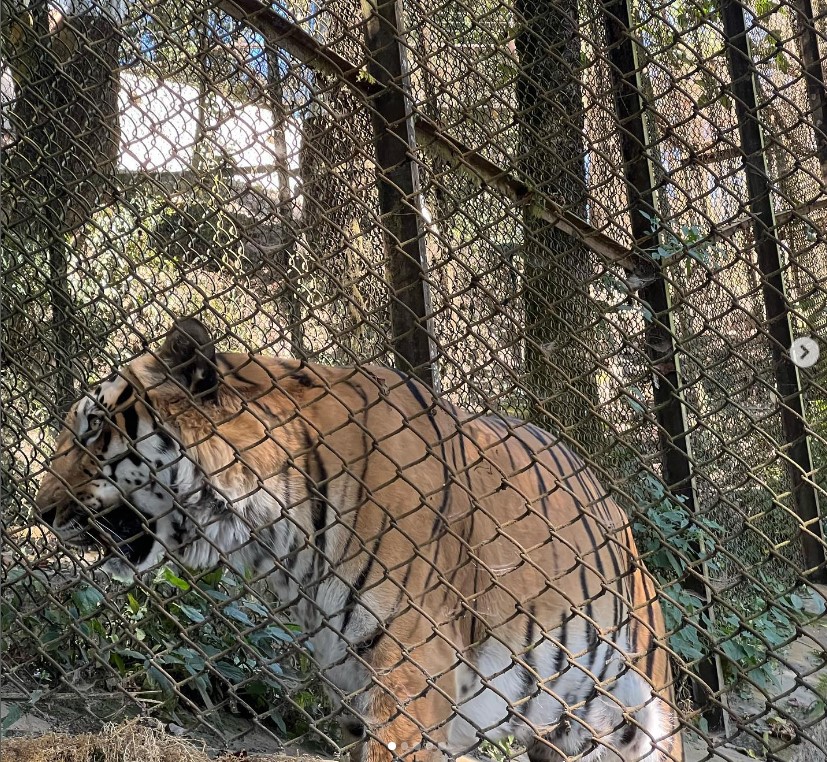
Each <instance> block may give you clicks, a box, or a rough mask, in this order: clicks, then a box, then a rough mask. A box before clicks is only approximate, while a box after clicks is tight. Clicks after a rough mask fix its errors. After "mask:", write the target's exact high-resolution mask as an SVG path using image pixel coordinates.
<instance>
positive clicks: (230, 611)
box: [222, 604, 255, 627]
mask: <svg viewBox="0 0 827 762" xmlns="http://www.w3.org/2000/svg"><path fill="white" fill-rule="evenodd" d="M222 611H223V613H224V614H225V615H226V616H228V617H230V618H231V619H235V620H236V621H237V622H241V623H242V624H246V625H249V626H250V627H252V626H253V625H254V624H255V622H253V620H252V619H250V617H249V616H247V614H245V613H244V612H243V611H242V610H241V609H240V608H238V606H236V605H234V604H230V605H229V606H225V607H224V608H223V609H222Z"/></svg>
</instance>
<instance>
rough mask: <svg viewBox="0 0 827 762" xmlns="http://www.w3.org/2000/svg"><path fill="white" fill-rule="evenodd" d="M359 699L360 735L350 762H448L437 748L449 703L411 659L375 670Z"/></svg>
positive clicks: (449, 707)
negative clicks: (380, 672)
mask: <svg viewBox="0 0 827 762" xmlns="http://www.w3.org/2000/svg"><path fill="white" fill-rule="evenodd" d="M359 703H360V704H362V707H361V711H360V712H359V713H360V714H361V715H362V718H363V720H364V721H365V733H364V735H363V736H362V739H361V740H360V741H358V742H357V743H356V744H355V745H354V746H353V747H352V749H351V753H350V759H351V762H398V760H402V762H449V759H448V756H447V755H446V754H445V753H444V752H443V751H442V750H441V749H440V748H439V746H440V744H441V743H442V742H443V741H444V738H443V736H444V728H445V726H446V723H447V720H448V718H449V717H450V715H451V704H450V701H449V700H448V699H447V698H446V696H444V695H443V692H442V691H441V690H440V689H439V688H437V687H436V686H434V685H432V684H430V682H429V680H428V679H427V678H426V677H425V674H424V672H423V671H422V667H421V666H420V665H419V664H416V663H413V660H411V661H403V662H402V663H401V664H399V665H398V666H396V667H394V668H393V669H391V670H389V671H388V672H386V673H385V674H379V675H376V674H375V675H374V678H373V685H371V686H370V687H369V688H368V689H367V690H366V693H365V695H364V700H363V701H361V702H359Z"/></svg>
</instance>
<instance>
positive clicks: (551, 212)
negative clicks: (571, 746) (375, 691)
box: [0, 0, 827, 759]
mask: <svg viewBox="0 0 827 762" xmlns="http://www.w3.org/2000/svg"><path fill="white" fill-rule="evenodd" d="M825 13H827V6H825V4H824V3H823V2H816V3H815V4H812V3H810V2H809V0H795V2H782V3H779V4H775V3H768V2H761V1H758V0H756V2H754V3H740V2H735V1H734V0H733V1H730V0H726V1H725V2H721V3H719V4H715V3H703V2H695V1H694V0H685V1H684V0H680V1H679V2H673V3H668V4H659V3H654V2H649V0H636V2H631V0H611V1H609V0H607V1H606V2H603V3H590V2H575V3H571V2H569V3H567V2H555V3H550V2H545V1H544V0H516V2H515V3H514V4H513V5H508V4H504V3H501V2H499V1H497V2H494V1H491V0H480V2H477V3H436V2H434V3H428V2H426V1H425V0H401V1H400V2H380V3H363V4H361V5H360V4H356V3H348V2H345V1H344V0H335V1H334V2H328V3H322V4H317V3H310V4H303V3H300V2H299V3H293V4H291V3H283V4H274V5H269V6H268V5H264V4H262V3H260V2H258V0H226V2H219V3H211V4H205V3H199V2H191V0H184V2H183V3H180V4H176V6H175V7H174V8H173V7H170V6H169V4H167V3H160V2H158V3H151V2H145V1H144V0H139V1H138V2H131V1H130V2H117V3H116V2H105V1H104V0H98V1H93V0H84V1H83V2H69V1H68V0H67V2H65V3H49V2H45V1H44V2H40V1H39V0H31V1H30V2H28V3H27V2H24V1H23V0H4V3H3V17H2V34H3V58H2V63H3V66H4V68H3V88H2V98H3V122H2V130H3V133H2V141H3V156H2V215H3V216H2V223H3V225H2V227H3V232H2V235H3V240H2V248H3V268H4V279H3V285H2V297H3V299H2V302H3V310H2V356H3V371H2V372H3V376H2V394H3V406H4V427H3V455H2V458H3V463H2V466H3V491H2V500H3V505H2V509H3V517H4V529H3V533H4V535H3V541H4V551H3V574H4V576H5V581H4V585H3V592H2V606H3V612H2V616H3V620H2V624H3V629H4V631H6V632H9V631H11V630H13V631H14V633H15V637H13V638H5V639H4V643H3V654H2V658H3V665H2V666H3V673H4V680H3V686H4V687H3V694H2V695H0V699H2V701H3V704H4V707H5V710H4V711H5V712H6V714H5V715H4V717H5V718H6V719H5V720H4V727H13V726H14V722H15V720H16V719H18V718H19V717H20V716H22V715H24V714H32V713H33V714H35V715H36V714H37V713H38V712H39V713H42V714H43V715H44V716H50V712H53V709H52V706H53V704H54V702H59V701H66V700H67V699H68V698H71V697H76V698H78V697H88V696H90V695H93V696H95V697H96V699H95V700H100V701H107V702H110V704H108V705H111V706H114V705H115V704H113V703H112V702H115V703H116V704H117V707H118V708H117V709H116V710H115V709H113V710H112V711H113V712H114V713H115V714H118V713H123V714H124V715H128V714H129V713H130V712H135V711H147V710H149V709H152V710H154V711H158V712H160V713H161V714H164V713H167V714H169V713H170V712H171V713H173V714H172V715H171V716H174V717H175V718H177V719H178V720H180V721H181V723H182V724H183V725H185V726H187V727H192V728H195V729H197V730H199V732H209V733H211V734H213V735H214V736H218V737H224V738H225V739H226V738H228V737H229V738H232V739H233V740H235V741H237V742H238V743H240V744H243V743H244V738H245V735H244V734H245V733H247V732H248V731H251V730H254V731H255V733H257V734H259V735H257V736H256V738H260V737H261V734H263V735H264V736H267V737H271V738H272V739H276V740H282V741H283V740H286V739H296V738H298V739H300V740H302V741H307V742H310V741H313V742H315V743H327V744H328V745H329V746H335V745H337V744H340V743H341V738H340V737H339V736H337V735H336V732H337V731H336V730H335V729H334V728H333V726H332V723H331V720H332V719H335V718H334V717H333V716H332V714H333V712H332V710H331V708H330V706H329V705H327V704H326V703H325V699H324V697H323V694H322V692H321V690H320V687H319V685H318V684H317V683H314V682H313V680H314V671H313V655H312V653H310V654H308V653H307V652H303V651H302V650H301V648H300V645H301V641H302V638H303V635H302V633H300V632H297V631H296V629H295V627H294V626H293V624H292V622H291V620H290V614H289V612H288V611H286V610H285V609H284V608H282V604H283V603H284V602H279V601H275V600H274V599H273V597H272V595H271V594H270V593H268V591H267V590H266V589H265V587H264V586H263V584H262V581H261V580H258V581H248V580H245V579H244V578H241V577H238V576H232V575H229V574H227V575H225V576H223V577H222V575H221V574H218V573H216V574H213V575H208V576H207V577H203V576H202V577H198V578H197V579H196V578H193V577H191V576H188V575H187V574H185V573H184V572H182V571H181V570H180V569H176V568H166V569H161V570H159V571H158V573H157V574H149V575H144V577H142V578H141V579H140V580H139V582H138V583H136V584H137V587H135V588H133V589H129V590H127V589H122V588H120V587H117V586H116V585H113V584H112V583H110V582H107V581H106V580H105V579H104V578H103V577H102V576H101V575H100V573H99V565H100V564H99V563H98V562H97V561H96V559H95V558H94V557H93V554H91V553H87V554H85V555H84V554H82V553H79V551H77V550H73V549H72V548H68V547H63V546H61V545H60V543H58V542H57V541H56V539H55V538H54V537H53V536H52V535H51V534H50V533H49V532H48V530H46V529H45V528H44V527H42V526H41V525H40V524H39V523H38V522H37V520H36V516H35V509H34V506H33V498H34V495H35V493H36V491H37V487H38V484H39V483H40V480H41V478H42V475H43V473H44V469H46V467H47V461H48V458H49V456H50V455H51V453H52V450H53V441H54V436H55V432H56V430H57V429H58V428H59V426H60V421H61V420H62V418H63V416H64V415H65V413H66V411H67V409H68V407H69V405H70V403H71V401H72V400H73V399H75V398H76V397H77V396H78V395H79V394H80V393H81V392H82V391H83V390H86V389H89V388H91V387H93V386H94V385H95V383H96V382H97V381H98V380H99V379H102V378H104V377H106V376H107V375H109V374H110V372H111V371H112V369H113V368H114V367H118V366H120V365H122V364H123V363H125V362H127V361H129V360H130V359H131V358H133V357H134V356H136V355H137V354H139V353H140V352H141V351H142V350H143V349H144V348H145V347H146V346H150V347H157V346H158V342H159V341H160V340H161V339H162V338H163V336H164V334H165V332H166V331H167V330H168V328H169V326H170V324H171V322H172V320H173V318H174V317H177V316H181V315H190V314H198V315H199V316H200V317H201V319H202V320H204V322H205V323H206V324H208V325H209V326H210V327H211V328H212V330H213V332H214V334H215V335H216V336H218V337H219V339H220V341H219V346H220V348H221V349H232V350H241V351H250V352H266V353H273V354H279V355H283V356H290V357H296V358H303V359H305V360H307V361H314V362H321V363H324V364H338V365H355V366H360V367H361V366H364V365H373V364H376V365H387V366H392V367H396V368H398V369H401V370H404V371H408V372H411V373H412V374H413V375H415V376H416V377H418V378H419V379H421V380H422V382H423V383H424V384H425V385H426V386H428V387H430V388H432V389H433V390H435V392H436V393H437V394H438V395H439V396H440V397H441V398H443V399H445V400H447V401H449V402H452V403H454V404H456V405H458V406H460V407H462V408H464V409H465V410H467V411H470V412H471V413H472V414H475V413H487V412H493V413H496V414H500V415H507V416H514V417H517V418H521V419H527V420H531V421H534V422H536V423H538V424H540V425H542V426H543V427H545V428H547V429H549V430H551V431H553V432H555V434H556V435H557V436H559V437H560V438H561V439H562V440H563V441H565V442H567V443H568V444H569V445H570V446H571V447H572V448H573V450H574V451H576V452H577V453H578V454H579V455H580V457H582V458H583V459H584V460H585V461H586V462H587V463H588V464H589V465H590V466H591V467H592V468H593V469H594V470H595V471H596V472H597V473H598V474H599V475H600V478H601V480H602V481H603V482H604V483H605V484H606V485H607V486H608V487H610V489H611V491H612V494H613V495H614V497H615V499H617V500H618V501H619V503H620V504H621V505H622V506H623V508H624V509H625V510H626V511H627V512H628V516H629V517H630V522H631V524H632V527H633V529H634V532H635V535H636V539H637V543H638V547H639V548H640V550H641V555H642V558H643V560H644V562H645V564H646V565H647V566H648V567H649V569H650V570H651V571H652V572H653V574H654V575H655V576H656V577H657V579H658V581H659V583H660V597H661V599H662V600H663V601H664V607H665V614H666V618H667V626H668V628H669V631H670V638H669V646H670V648H671V650H672V652H673V660H674V664H673V668H674V670H675V672H676V675H677V685H678V692H677V704H678V708H679V710H680V712H681V716H682V718H683V720H684V721H685V723H686V733H685V735H686V737H687V739H689V742H690V743H692V744H694V745H695V746H696V747H703V748H705V749H709V750H711V751H714V750H715V749H718V748H724V747H728V746H737V747H746V748H749V749H752V750H754V751H756V752H760V753H763V754H765V755H768V756H769V758H776V759H780V758H783V755H784V754H788V755H789V754H791V753H793V751H794V750H795V749H796V748H804V747H806V746H807V744H809V745H810V747H811V748H813V749H818V748H821V749H822V753H823V754H827V747H825V746H824V739H825V738H827V732H825V731H824V730H823V729H822V723H823V720H824V715H825V709H824V706H825V701H827V689H825V681H824V679H823V676H824V674H827V673H825V672H824V659H823V658H822V656H821V655H819V654H816V653H815V651H816V650H817V647H820V646H824V645H825V644H827V635H823V634H822V633H825V632H827V629H819V628H820V627H822V626H823V625H822V624H821V622H820V615H821V612H822V609H823V605H822V603H821V602H822V600H823V598H822V595H821V593H820V592H819V589H820V588H818V587H814V585H817V584H818V583H821V582H823V581H824V579H825V575H827V564H825V541H824V527H823V512H824V501H825V499H827V498H826V497H825V495H824V488H825V473H824V455H825V449H824V448H825V441H824V438H825V426H826V425H827V411H825V382H824V372H823V368H824V367H825V366H824V362H825V361H824V360H822V361H820V362H818V363H816V364H815V365H813V366H811V367H797V366H796V365H794V364H793V362H792V359H791V357H790V348H791V345H792V342H793V340H794V339H796V338H798V337H802V336H812V337H815V339H816V342H819V341H821V340H822V339H821V338H820V337H823V336H824V335H825V334H824V331H825V323H827V320H825V310H827V245H826V244H827V242H825V230H827V121H826V120H827V94H825V84H824V65H825V64H824V62H825V50H827V17H826V16H825ZM822 348H823V344H822ZM802 644H804V645H802ZM811 652H812V653H811ZM802 653H805V654H806V658H804V657H802ZM796 654H797V655H796ZM802 659H804V661H802ZM84 700H86V699H84ZM238 712H241V714H242V715H243V717H244V723H242V722H241V721H240V720H238V721H236V719H235V716H236V714H237V713H238ZM165 716H166V715H165ZM228 717H233V718H234V719H233V722H228V720H227V718H228ZM320 739H321V740H320ZM692 739H694V740H692ZM819 739H821V740H819ZM797 742H803V744H804V745H803V746H798V744H797ZM819 744H821V745H820V746H819ZM506 753H507V752H506ZM814 753H818V752H814ZM773 755H775V756H773ZM814 758H818V757H814ZM822 758H823V757H822Z"/></svg>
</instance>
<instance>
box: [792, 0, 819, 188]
mask: <svg viewBox="0 0 827 762" xmlns="http://www.w3.org/2000/svg"><path fill="white" fill-rule="evenodd" d="M793 8H794V9H795V12H796V15H797V16H798V28H799V43H800V45H801V63H802V64H804V70H803V72H802V74H803V75H804V83H805V85H806V86H807V102H808V103H809V105H810V114H811V116H812V119H813V131H814V132H815V140H816V155H817V156H818V163H819V164H820V165H821V177H822V181H823V182H824V184H825V185H827V88H825V86H824V72H823V71H822V68H821V67H822V64H823V61H824V60H823V59H822V57H821V52H820V51H819V49H818V35H817V34H816V29H815V21H814V18H813V4H812V3H811V2H810V0H794V2H793Z"/></svg>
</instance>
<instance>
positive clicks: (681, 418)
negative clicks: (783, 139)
mask: <svg viewBox="0 0 827 762" xmlns="http://www.w3.org/2000/svg"><path fill="white" fill-rule="evenodd" d="M603 12H604V20H605V24H606V43H607V48H608V57H609V63H610V68H611V74H612V81H613V90H614V95H615V97H614V104H615V111H616V113H617V123H618V126H619V130H618V134H619V138H620V148H621V153H622V156H623V176H624V178H625V180H626V192H627V198H628V204H629V217H630V223H631V232H632V235H633V237H634V239H635V245H636V247H638V248H639V249H640V250H641V251H642V252H646V251H649V250H654V249H655V248H656V247H657V246H658V232H657V229H656V227H655V226H654V225H653V224H652V222H651V221H652V220H653V219H654V218H655V217H656V215H657V201H656V199H655V191H654V180H653V172H652V165H651V162H650V158H649V155H648V154H647V151H648V150H649V146H650V142H649V137H648V135H647V129H646V124H645V112H646V109H647V104H646V101H645V99H644V96H643V89H642V85H641V82H640V76H639V74H640V67H639V63H638V61H637V57H636V55H635V46H634V43H633V40H632V36H631V34H630V13H629V7H628V4H627V2H626V0H606V1H605V2H604V4H603ZM644 266H645V269H646V272H645V273H643V275H644V276H645V280H646V281H648V282H647V283H646V285H644V286H643V287H642V288H641V290H640V292H639V296H640V299H641V300H642V301H643V302H644V303H645V304H647V305H648V307H649V308H650V309H651V312H652V319H651V321H650V322H649V323H648V325H647V327H646V353H647V356H648V358H649V362H650V365H651V368H652V373H653V383H652V394H653V397H654V403H655V404H654V412H655V419H656V421H657V428H658V436H659V440H660V451H661V462H662V466H663V478H664V482H665V484H666V485H667V487H668V488H669V490H670V491H671V492H673V493H674V494H675V495H678V496H680V498H681V499H682V500H683V502H684V505H685V506H686V508H687V510H688V511H689V512H690V514H694V512H695V508H696V500H695V489H694V483H693V479H692V468H691V464H690V456H689V452H690V443H689V440H688V437H687V429H688V426H687V422H686V410H685V406H684V403H683V400H682V398H681V393H680V388H681V384H682V382H681V378H680V373H679V362H678V357H677V354H676V346H675V336H674V330H673V324H672V314H671V304H670V299H669V290H668V287H667V283H666V280H665V278H664V277H663V273H662V270H661V267H660V264H659V263H658V262H657V261H655V260H654V259H651V258H649V257H646V258H645V262H644ZM684 585H685V586H686V587H687V588H688V589H690V590H692V591H693V592H694V593H696V594H697V595H698V596H699V597H700V598H701V599H702V600H704V601H706V602H707V604H710V603H711V601H712V597H711V591H710V589H709V586H708V585H707V584H706V573H705V569H704V566H703V564H702V565H701V566H700V567H699V568H692V569H691V570H689V571H688V573H687V574H686V580H685V582H684ZM697 672H698V676H699V677H700V679H701V681H702V682H703V685H699V684H698V683H697V682H696V683H695V700H696V702H698V703H699V704H708V708H707V709H706V711H705V712H704V716H705V718H706V719H707V722H708V723H709V724H710V726H712V727H719V726H721V725H723V722H724V713H723V711H722V708H721V706H720V705H719V704H716V703H715V702H709V701H708V699H709V696H705V695H704V694H705V693H706V692H707V690H708V691H709V693H710V694H711V695H712V696H715V695H716V694H718V693H719V692H720V689H721V686H722V685H723V676H722V670H721V664H720V659H719V658H718V657H717V656H716V655H714V654H713V655H712V656H711V657H709V658H706V659H703V660H702V661H700V662H699V663H698V665H697ZM704 686H705V688H704Z"/></svg>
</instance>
